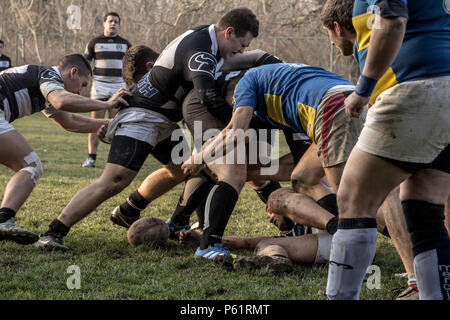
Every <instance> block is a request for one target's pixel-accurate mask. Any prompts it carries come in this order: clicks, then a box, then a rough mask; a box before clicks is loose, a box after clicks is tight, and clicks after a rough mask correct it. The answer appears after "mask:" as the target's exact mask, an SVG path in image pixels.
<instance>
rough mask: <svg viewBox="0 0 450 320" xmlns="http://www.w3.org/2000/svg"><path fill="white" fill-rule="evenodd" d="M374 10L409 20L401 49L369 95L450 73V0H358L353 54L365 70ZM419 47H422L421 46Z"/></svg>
mask: <svg viewBox="0 0 450 320" xmlns="http://www.w3.org/2000/svg"><path fill="white" fill-rule="evenodd" d="M373 13H375V14H379V15H381V17H383V18H389V17H406V18H408V23H407V25H406V32H405V36H404V39H403V44H402V46H401V48H400V52H399V53H398V55H397V57H396V58H395V60H394V62H393V63H392V65H391V67H390V68H389V69H388V70H387V72H386V73H385V74H384V75H383V77H382V78H381V79H380V80H379V81H378V83H377V85H376V87H375V90H374V92H373V93H372V95H371V97H370V103H371V104H374V102H375V100H376V98H377V97H378V95H379V94H380V93H381V92H383V91H385V90H386V89H388V88H390V87H392V86H394V85H396V84H397V83H400V82H405V81H411V80H419V79H427V78H434V77H441V76H446V75H450V2H449V1H448V0H431V1H423V0H395V1H386V0H381V1H380V0H356V1H355V4H354V7H353V26H354V27H355V30H356V34H357V41H356V42H355V47H354V56H355V58H356V61H357V62H358V64H359V67H360V71H361V73H362V71H363V69H364V64H365V61H366V57H367V52H368V49H369V42H370V36H371V33H372V29H373V28H376V27H377V26H376V24H375V23H374V17H373ZM418 48H420V50H418Z"/></svg>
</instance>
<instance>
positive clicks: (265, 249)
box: [255, 239, 288, 258]
mask: <svg viewBox="0 0 450 320" xmlns="http://www.w3.org/2000/svg"><path fill="white" fill-rule="evenodd" d="M255 255H257V256H271V257H272V256H278V257H280V256H281V257H286V258H288V253H287V251H286V250H285V249H284V248H283V247H282V246H280V245H278V244H274V243H273V240H272V239H267V240H263V241H260V242H259V243H258V245H257V246H256V248H255Z"/></svg>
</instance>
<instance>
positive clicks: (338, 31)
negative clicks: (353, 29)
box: [333, 21, 343, 37]
mask: <svg viewBox="0 0 450 320" xmlns="http://www.w3.org/2000/svg"><path fill="white" fill-rule="evenodd" d="M333 25H334V33H335V34H336V35H337V36H339V37H342V34H343V30H342V26H341V25H340V24H339V22H337V21H333Z"/></svg>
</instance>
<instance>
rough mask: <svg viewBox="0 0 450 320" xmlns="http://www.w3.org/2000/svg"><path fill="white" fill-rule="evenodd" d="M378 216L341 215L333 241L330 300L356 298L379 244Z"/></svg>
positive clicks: (328, 294) (328, 285)
mask: <svg viewBox="0 0 450 320" xmlns="http://www.w3.org/2000/svg"><path fill="white" fill-rule="evenodd" d="M377 235H378V232H377V229H376V221H375V219H369V218H360V219H340V220H339V229H338V231H337V232H336V233H335V234H334V236H333V241H332V243H331V254H330V265H329V269H328V282H327V296H328V299H330V300H357V299H359V294H360V290H361V285H362V282H363V280H364V276H365V275H366V273H367V268H368V267H369V266H370V264H371V263H372V261H373V258H374V255H375V251H376V248H377Z"/></svg>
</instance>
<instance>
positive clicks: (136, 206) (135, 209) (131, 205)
mask: <svg viewBox="0 0 450 320" xmlns="http://www.w3.org/2000/svg"><path fill="white" fill-rule="evenodd" d="M149 203H150V202H149V201H147V200H146V199H145V198H144V197H143V196H141V194H140V193H139V191H137V190H136V191H135V192H133V193H132V194H130V196H129V197H128V198H127V200H126V201H125V202H124V203H122V204H121V205H120V212H122V213H123V214H124V215H126V216H129V217H139V216H140V214H141V211H142V210H144V209H145V208H146V207H147V205H148V204H149Z"/></svg>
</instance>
